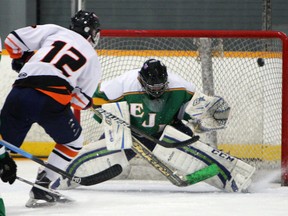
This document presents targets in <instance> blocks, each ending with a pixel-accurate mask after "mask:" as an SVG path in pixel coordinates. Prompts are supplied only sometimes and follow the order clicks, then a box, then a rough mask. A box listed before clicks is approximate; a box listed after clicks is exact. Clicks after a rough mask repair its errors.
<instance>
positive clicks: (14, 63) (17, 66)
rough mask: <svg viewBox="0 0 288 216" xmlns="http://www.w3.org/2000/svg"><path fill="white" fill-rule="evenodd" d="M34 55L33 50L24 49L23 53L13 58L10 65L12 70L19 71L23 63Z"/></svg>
mask: <svg viewBox="0 0 288 216" xmlns="http://www.w3.org/2000/svg"><path fill="white" fill-rule="evenodd" d="M33 55H34V52H30V51H26V52H24V53H23V55H22V57H21V58H18V59H13V60H12V63H11V66H12V70H14V71H16V72H17V73H19V71H20V70H21V69H22V67H23V66H24V65H25V63H26V62H28V61H29V59H30V58H31V57H32V56H33Z"/></svg>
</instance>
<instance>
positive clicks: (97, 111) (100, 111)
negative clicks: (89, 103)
mask: <svg viewBox="0 0 288 216" xmlns="http://www.w3.org/2000/svg"><path fill="white" fill-rule="evenodd" d="M91 110H92V111H93V112H94V113H95V114H96V115H97V116H98V117H99V118H101V119H103V116H102V115H104V116H105V117H106V118H108V119H112V120H114V121H116V122H117V123H118V124H121V125H123V126H125V127H127V128H130V130H131V131H132V133H134V134H137V135H139V136H142V137H145V138H146V139H148V140H150V141H152V142H154V143H157V144H159V145H161V146H163V147H165V148H180V147H184V146H187V145H190V144H192V143H194V142H197V141H198V140H199V138H200V137H199V136H193V137H192V138H190V139H188V140H185V141H181V142H173V143H169V142H165V141H162V140H158V139H156V138H154V137H152V136H150V135H148V134H146V133H144V132H143V131H141V130H140V129H138V128H137V127H135V126H133V125H130V124H128V123H127V122H125V121H124V120H122V119H120V118H118V117H117V116H115V115H113V114H112V113H109V112H107V111H106V110H104V109H103V108H96V109H93V108H91Z"/></svg>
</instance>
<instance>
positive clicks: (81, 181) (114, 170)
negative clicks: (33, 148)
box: [0, 140, 122, 186]
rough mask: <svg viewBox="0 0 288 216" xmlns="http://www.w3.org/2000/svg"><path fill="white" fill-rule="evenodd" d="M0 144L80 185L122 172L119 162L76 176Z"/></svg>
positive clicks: (5, 144)
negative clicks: (98, 170) (91, 172)
mask: <svg viewBox="0 0 288 216" xmlns="http://www.w3.org/2000/svg"><path fill="white" fill-rule="evenodd" d="M0 144H1V145H3V146H5V147H6V148H8V149H10V150H12V151H13V152H16V153H18V154H20V155H22V156H24V157H26V158H28V159H30V160H32V161H34V162H36V163H38V164H40V165H42V166H44V167H46V168H48V169H50V170H52V171H54V172H56V173H58V174H60V175H62V176H63V177H65V178H68V179H70V180H71V181H74V182H76V183H78V184H80V185H85V186H90V185H94V184H99V183H101V182H103V181H106V180H107V179H110V178H113V177H114V176H117V175H118V174H120V173H121V172H122V167H121V165H119V164H115V165H113V166H111V167H109V168H108V169H106V170H103V171H101V172H99V173H97V174H94V175H90V176H85V177H78V176H73V175H71V174H70V173H68V172H65V171H64V170H61V169H59V168H58V167H55V166H53V165H52V164H49V163H47V162H45V161H43V160H41V159H39V158H37V157H35V156H33V155H32V154H30V153H28V152H26V151H24V150H22V149H20V148H18V147H16V146H14V145H12V144H10V143H8V142H7V141H5V140H0ZM111 175H112V177H111Z"/></svg>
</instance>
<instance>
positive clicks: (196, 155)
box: [52, 126, 255, 192]
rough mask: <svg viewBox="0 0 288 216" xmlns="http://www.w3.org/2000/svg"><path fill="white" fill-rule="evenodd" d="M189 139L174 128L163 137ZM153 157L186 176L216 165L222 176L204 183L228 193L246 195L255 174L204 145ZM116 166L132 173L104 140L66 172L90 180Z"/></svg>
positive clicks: (157, 151) (160, 151) (63, 184)
mask: <svg viewBox="0 0 288 216" xmlns="http://www.w3.org/2000/svg"><path fill="white" fill-rule="evenodd" d="M171 135H173V136H171ZM188 137H189V136H188ZM186 138H187V135H186V134H183V133H181V132H180V131H178V130H176V129H175V128H173V127H171V126H169V127H166V128H165V130H164V133H163V135H162V137H161V139H163V140H164V139H165V140H166V141H167V140H168V139H170V140H173V141H175V140H180V139H182V140H183V139H186ZM152 153H153V154H154V155H155V156H156V157H157V158H159V159H160V160H161V161H163V162H164V163H165V164H166V165H167V166H168V167H170V168H171V169H173V170H175V171H177V173H179V175H180V174H181V175H182V174H183V176H185V175H188V174H191V173H193V172H196V171H197V170H201V169H202V168H203V167H205V166H209V165H211V164H216V165H217V166H218V167H219V169H220V171H219V174H218V175H217V176H214V177H212V178H210V179H207V180H205V182H206V183H208V184H209V185H212V186H214V187H216V188H219V189H221V190H224V191H227V192H243V191H246V189H247V188H248V187H249V185H250V184H251V177H252V175H253V173H254V172H255V168H254V167H252V166H250V165H249V164H247V163H245V162H243V161H241V160H239V159H237V158H234V157H232V156H230V155H228V154H226V153H224V152H222V151H220V150H218V149H214V148H212V147H210V146H208V145H206V144H203V143H201V142H196V143H194V144H192V145H190V146H187V147H183V148H177V149H175V148H172V149H171V148H164V147H162V146H159V145H156V147H155V148H154V150H153V151H152ZM114 164H120V165H121V166H122V168H123V170H124V169H129V161H128V159H127V157H126V154H125V152H124V151H123V150H118V151H108V150H107V148H106V145H105V140H104V139H103V140H100V141H97V142H95V143H90V144H88V145H86V146H85V147H84V148H83V149H82V150H81V152H80V154H79V155H78V156H77V157H76V158H75V159H74V160H73V161H71V163H70V164H69V166H68V168H67V169H66V171H67V172H69V173H70V174H73V175H77V176H88V175H91V174H95V173H98V172H100V171H103V170H105V169H107V168H109V167H111V166H112V165H114ZM59 182H60V185H59ZM56 186H57V187H58V189H69V188H73V187H77V186H79V185H77V184H76V183H74V182H70V181H69V180H67V179H64V180H63V179H61V180H58V183H57V185H56ZM56 186H55V187H56ZM52 187H53V186H52ZM55 187H54V188H55Z"/></svg>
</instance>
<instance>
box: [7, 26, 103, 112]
mask: <svg viewBox="0 0 288 216" xmlns="http://www.w3.org/2000/svg"><path fill="white" fill-rule="evenodd" d="M5 47H6V49H7V51H8V53H9V54H10V57H11V58H14V59H17V58H20V57H21V56H22V54H23V52H25V51H35V54H34V55H33V56H32V57H31V58H30V59H29V61H28V62H27V63H26V64H25V65H24V67H23V68H22V69H21V70H20V72H19V76H18V78H17V79H16V81H15V83H14V85H15V86H24V87H31V88H35V89H37V90H39V91H41V92H43V93H45V94H47V95H49V96H51V97H52V98H54V99H55V100H56V101H58V102H59V103H61V104H63V105H66V104H68V103H71V105H72V106H73V107H74V108H76V109H83V108H85V107H86V106H87V105H88V104H90V102H91V97H92V95H93V93H94V91H95V89H96V88H97V85H98V82H99V81H100V78H101V74H102V72H101V66H100V62H99V59H98V55H97V53H96V51H95V50H94V49H93V48H92V46H91V45H90V43H89V42H88V41H87V40H86V39H85V38H84V37H83V36H81V35H80V34H78V33H76V32H74V31H71V30H69V29H66V28H63V27H60V26H57V25H53V24H46V25H37V26H29V27H24V28H20V29H18V30H15V31H13V32H11V33H10V34H9V35H8V36H7V38H6V39H5Z"/></svg>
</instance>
